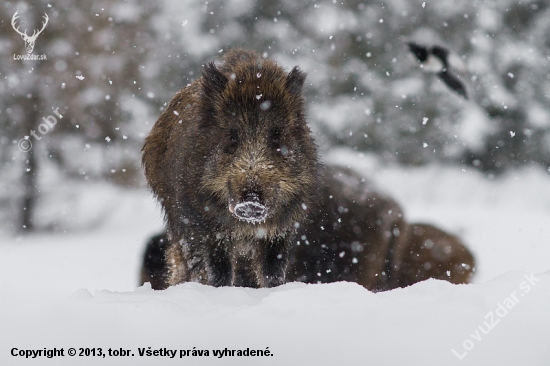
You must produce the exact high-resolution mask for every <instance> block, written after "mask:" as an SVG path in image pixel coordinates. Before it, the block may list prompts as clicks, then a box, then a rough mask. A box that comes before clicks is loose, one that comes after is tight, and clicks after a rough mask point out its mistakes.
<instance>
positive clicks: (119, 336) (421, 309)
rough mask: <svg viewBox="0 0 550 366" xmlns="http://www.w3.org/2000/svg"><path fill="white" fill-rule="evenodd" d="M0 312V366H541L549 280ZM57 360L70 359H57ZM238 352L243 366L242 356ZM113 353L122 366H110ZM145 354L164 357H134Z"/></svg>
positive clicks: (71, 304) (152, 299) (214, 292)
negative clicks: (28, 354)
mask: <svg viewBox="0 0 550 366" xmlns="http://www.w3.org/2000/svg"><path fill="white" fill-rule="evenodd" d="M25 296H27V297H28V298H24V297H25ZM22 297H23V298H22ZM0 303H1V304H2V309H4V311H3V312H2V315H0V319H1V323H2V324H3V326H2V334H1V335H0V340H1V344H2V345H3V347H2V348H3V350H2V352H1V353H0V363H1V364H4V365H17V364H26V365H28V364H33V365H38V364H56V365H88V364H93V365H115V364H116V365H151V364H154V365H174V364H182V362H183V363H189V364H193V365H221V364H223V365H346V364H349V365H360V364H363V365H379V364H388V365H398V364H412V365H454V364H461V365H489V364H491V365H496V364H498V365H518V364H521V365H547V364H548V361H550V357H549V353H548V348H547V347H546V343H547V340H548V337H549V336H550V327H549V326H548V325H549V324H550V313H549V312H548V310H547V309H548V305H549V304H550V272H547V273H544V274H527V273H520V272H514V273H508V274H506V275H503V276H500V277H498V278H496V279H494V280H492V281H489V282H487V283H484V284H472V285H459V286H457V285H451V284H449V283H447V282H444V281H437V280H429V281H426V282H422V283H419V284H415V285H413V286H411V287H408V288H405V289H397V290H393V291H390V292H384V293H372V292H369V291H367V290H365V289H364V288H362V287H360V286H359V285H357V284H353V283H345V282H340V283H333V284H325V285H305V284H301V283H290V284H286V285H284V286H280V287H277V288H273V289H248V288H213V287H209V286H203V285H199V284H196V283H187V284H183V285H179V286H176V287H172V288H169V289H168V290H165V291H153V290H151V289H150V287H149V286H148V284H146V285H145V286H143V287H140V288H138V289H136V290H135V291H133V292H111V291H96V292H95V293H94V294H93V295H92V294H91V293H90V292H89V291H88V290H79V291H77V292H76V293H74V294H73V295H72V296H71V297H65V298H62V299H60V298H54V297H51V296H48V295H47V294H45V295H44V294H42V295H39V294H37V293H33V294H28V293H27V294H26V295H16V296H3V297H2V300H0ZM21 304H23V306H21ZM30 334H32V337H29V335H30ZM503 345H505V346H504V347H503ZM14 347H15V348H18V350H29V349H31V350H40V349H44V348H47V349H53V348H54V347H57V349H60V348H63V349H64V354H65V355H64V357H56V358H54V359H52V360H51V359H48V358H46V357H39V358H36V359H34V360H27V359H25V358H24V356H23V357H22V356H17V357H14V356H11V352H12V348H14ZM149 347H150V348H149ZM69 348H74V349H75V350H76V351H77V356H73V357H71V356H68V354H67V352H68V350H69ZM80 348H84V349H85V348H95V349H96V352H98V351H97V349H98V348H101V349H102V352H103V353H106V354H107V355H106V357H105V358H103V357H97V356H96V357H93V356H88V357H86V356H78V353H79V352H80V351H79V349H80ZM109 349H111V356H109V354H108V352H109ZM225 349H227V351H225V352H224V350H225ZM247 349H248V354H249V355H248V356H244V355H243V354H246V352H247V351H246V350H247ZM121 350H123V351H124V352H126V353H127V355H126V356H114V354H116V353H117V352H118V354H119V355H120V354H121ZM147 350H149V351H151V352H153V351H155V350H157V351H158V352H159V354H165V355H164V356H162V355H159V356H146V355H145V354H146V353H145V352H146V351H147ZM231 350H234V352H233V356H231ZM252 350H254V351H255V352H257V351H260V350H261V351H263V352H264V353H263V356H251V355H250V354H251V352H252ZM199 351H201V352H202V356H199V355H198V354H199ZM206 351H208V352H206ZM267 351H269V352H268V353H267ZM15 352H18V351H15ZM140 352H141V353H142V354H144V355H143V356H140ZM170 352H173V353H170ZM214 352H216V355H215V354H214ZM219 352H222V353H221V354H220V353H219ZM238 352H240V353H238ZM206 353H208V355H206ZM237 354H239V356H238V355H237ZM266 354H269V356H266ZM170 355H174V359H171V358H170ZM220 355H221V356H222V357H221V358H220ZM180 356H181V358H183V360H181V359H180ZM99 359H101V360H99ZM177 359H179V360H177ZM52 361H54V363H52Z"/></svg>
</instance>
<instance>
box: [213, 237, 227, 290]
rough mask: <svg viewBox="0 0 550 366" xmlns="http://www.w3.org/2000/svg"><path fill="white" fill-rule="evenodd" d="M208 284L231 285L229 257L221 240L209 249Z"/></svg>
mask: <svg viewBox="0 0 550 366" xmlns="http://www.w3.org/2000/svg"><path fill="white" fill-rule="evenodd" d="M208 260H209V268H208V269H209V271H208V274H209V281H208V282H209V284H210V285H212V286H215V287H221V286H231V279H232V278H231V277H232V273H231V259H230V256H229V253H228V252H227V249H226V247H225V245H224V243H223V242H216V243H214V244H213V246H212V248H211V250H210V251H209V258H208Z"/></svg>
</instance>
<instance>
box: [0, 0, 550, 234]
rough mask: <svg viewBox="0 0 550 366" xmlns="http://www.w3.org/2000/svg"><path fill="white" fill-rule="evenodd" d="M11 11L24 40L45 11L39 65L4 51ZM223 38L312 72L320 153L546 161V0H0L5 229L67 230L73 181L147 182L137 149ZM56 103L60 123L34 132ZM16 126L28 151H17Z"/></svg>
mask: <svg viewBox="0 0 550 366" xmlns="http://www.w3.org/2000/svg"><path fill="white" fill-rule="evenodd" d="M16 10H18V11H19V15H20V17H19V19H18V23H17V24H18V25H20V29H21V30H24V29H29V31H28V34H31V33H32V30H33V29H40V27H41V22H42V21H43V15H44V13H46V14H47V15H48V16H49V22H48V24H47V26H46V28H45V29H44V31H43V32H42V34H40V35H39V36H38V38H37V40H36V45H35V49H34V52H33V53H34V54H36V55H42V54H45V55H47V60H44V61H21V60H14V55H20V54H26V52H25V48H24V42H23V40H22V39H21V36H20V35H19V34H17V33H16V32H15V31H14V29H13V28H12V25H11V20H12V16H13V15H14V13H15V12H16ZM407 41H415V42H417V43H422V44H426V45H433V44H438V45H441V46H444V47H447V48H449V49H451V50H453V51H454V52H456V53H457V54H458V55H459V56H460V57H461V58H462V60H463V61H464V63H465V64H466V65H467V67H468V70H469V73H468V75H464V76H463V77H462V80H464V81H465V83H466V86H467V88H468V92H469V95H470V99H469V100H464V99H463V98H461V97H460V96H458V95H457V94H454V93H453V92H452V91H450V90H449V89H448V88H447V87H446V86H445V85H444V84H443V83H442V82H441V81H440V80H439V79H438V78H437V77H435V76H434V75H429V74H427V73H424V72H423V71H422V70H421V69H420V68H419V67H418V63H417V62H416V61H415V60H414V59H413V58H412V56H411V55H410V53H409V51H408V49H407V46H406V44H405V42H407ZM232 47H244V48H250V49H254V50H257V51H259V52H261V53H264V54H266V55H268V56H270V57H276V58H277V59H278V60H279V61H280V62H281V63H282V64H284V65H285V66H286V67H287V68H288V69H289V70H290V68H291V67H292V66H294V65H300V67H301V68H302V69H303V70H304V71H306V72H307V73H308V79H307V84H306V88H305V90H306V93H307V103H308V108H309V110H308V118H309V121H310V123H311V125H312V128H313V129H314V132H315V136H316V139H317V141H318V144H319V146H320V147H321V150H322V151H326V150H327V149H330V148H333V147H336V146H346V147H348V148H351V149H354V150H358V151H365V152H371V153H375V154H376V155H377V156H379V157H380V159H382V161H384V162H396V163H400V164H404V165H422V164H427V163H432V162H438V163H442V164H457V165H465V166H471V167H473V168H475V169H479V170H481V171H483V172H485V173H486V174H487V175H488V176H489V177H490V178H493V177H494V179H498V175H499V174H500V173H502V172H505V171H507V170H509V169H515V168H517V167H520V166H523V165H526V164H539V165H541V166H542V167H544V169H548V167H549V166H550V98H549V96H550V67H549V66H550V0H538V1H535V0H522V1H517V0H514V1H513V0H498V1H481V0H479V1H476V0H472V1H455V0H437V1H435V0H433V1H417V0H413V1H408V0H387V1H368V0H363V1H358V0H346V1H342V0H339V1H336V0H318V1H291V0H271V1H252V0H209V1H177V0H170V1H168V0H164V1H159V2H147V1H145V0H126V1H120V0H119V1H110V0H93V1H92V0H82V1H69V0H48V1H42V0H37V1H32V2H30V1H29V2H24V1H4V2H3V3H2V4H1V5H0V222H1V223H2V224H1V225H2V226H5V227H8V228H9V230H10V231H17V230H22V231H32V230H35V229H42V230H44V229H47V230H65V229H67V225H66V224H65V223H64V220H65V219H64V217H65V218H66V217H68V216H71V215H74V212H75V210H76V209H75V205H76V204H77V203H78V196H79V192H80V190H81V189H85V188H83V187H86V186H87V185H89V184H92V183H93V184H117V185H121V186H123V187H143V186H144V179H143V176H142V171H141V166H140V150H141V146H142V143H143V139H144V138H145V136H146V135H147V133H148V131H149V130H150V128H151V127H152V125H153V124H154V122H155V120H156V118H157V117H158V115H159V114H160V112H161V111H162V109H163V108H164V106H165V105H166V103H167V102H168V101H169V100H170V98H171V97H172V96H173V94H174V93H175V92H176V91H177V90H179V89H180V88H182V87H183V86H185V85H186V84H188V83H190V82H192V81H193V80H194V79H196V78H197V77H199V76H200V72H201V65H203V64H204V63H205V62H207V61H211V60H213V59H215V58H216V57H218V55H220V54H222V53H223V50H227V49H229V48H232ZM56 108H58V112H59V113H60V114H61V115H62V116H63V118H57V124H56V125H55V127H54V128H53V129H50V130H49V131H48V132H47V133H45V134H41V133H39V132H35V133H36V135H37V136H39V137H40V138H41V139H40V140H38V139H36V138H35V137H33V136H30V131H38V126H39V125H40V124H41V123H43V119H42V118H43V117H46V118H47V117H48V116H49V115H52V116H55V114H54V110H55V109H56ZM25 136H28V137H27V139H28V140H29V141H30V142H31V143H32V150H30V151H29V152H22V151H20V149H19V147H18V145H19V141H20V140H21V139H23V138H24V137H25ZM98 192H100V191H98ZM80 204H83V205H84V204H86V203H80ZM65 221H66V220H65Z"/></svg>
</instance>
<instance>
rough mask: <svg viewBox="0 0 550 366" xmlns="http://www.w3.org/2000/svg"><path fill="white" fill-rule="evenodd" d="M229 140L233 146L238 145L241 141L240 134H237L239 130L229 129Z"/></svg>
mask: <svg viewBox="0 0 550 366" xmlns="http://www.w3.org/2000/svg"><path fill="white" fill-rule="evenodd" d="M229 142H230V143H231V146H237V144H238V143H239V135H238V134H237V130H234V129H231V130H229Z"/></svg>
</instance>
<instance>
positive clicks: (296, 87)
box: [285, 66, 306, 95]
mask: <svg viewBox="0 0 550 366" xmlns="http://www.w3.org/2000/svg"><path fill="white" fill-rule="evenodd" d="M305 80H306V74H305V73H304V72H302V71H301V70H300V69H299V68H298V66H295V67H294V68H293V69H292V71H290V72H289V73H288V75H287V77H286V82H285V85H286V87H287V88H288V90H289V91H290V92H291V93H292V94H294V95H299V94H301V93H302V89H303V87H304V81H305Z"/></svg>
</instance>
